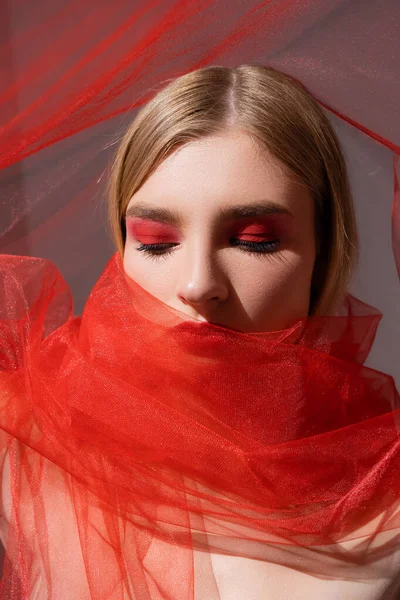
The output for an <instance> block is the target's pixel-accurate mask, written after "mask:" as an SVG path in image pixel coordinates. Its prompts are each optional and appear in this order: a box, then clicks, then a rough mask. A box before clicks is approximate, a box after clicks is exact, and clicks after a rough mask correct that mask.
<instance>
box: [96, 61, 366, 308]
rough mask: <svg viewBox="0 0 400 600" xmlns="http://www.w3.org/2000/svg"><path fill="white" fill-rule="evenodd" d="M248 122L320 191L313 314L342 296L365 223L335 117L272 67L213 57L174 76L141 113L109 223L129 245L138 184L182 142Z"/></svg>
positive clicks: (118, 175)
mask: <svg viewBox="0 0 400 600" xmlns="http://www.w3.org/2000/svg"><path fill="white" fill-rule="evenodd" d="M232 128H234V129H240V130H242V131H244V132H246V133H247V134H249V135H250V136H251V137H252V138H254V139H255V140H256V141H257V143H258V144H259V145H260V146H261V148H264V149H266V150H267V151H268V152H270V153H271V154H273V155H274V156H275V157H276V158H278V159H279V160H281V161H282V162H283V163H284V164H285V165H286V166H287V167H289V169H291V171H292V172H293V173H295V174H296V175H297V176H299V177H300V179H301V180H302V182H303V183H304V185H306V186H307V187H308V188H309V189H310V190H311V191H312V194H313V197H314V201H315V215H316V216H315V232H316V241H317V258H316V261H315V266H314V272H313V278H312V285H311V298H310V314H326V313H328V312H329V311H330V310H332V308H334V306H335V305H336V303H337V302H338V301H339V300H340V299H341V298H342V296H343V295H344V294H345V293H346V291H347V286H348V284H349V281H350V277H351V274H352V271H353V268H354V264H355V260H356V256H357V248H358V243H357V230H356V222H355V215H354V208H353V202H352V197H351V191H350V185H349V180H348V174H347V169H346V163H345V159H344V156H343V153H342V150H341V148H340V144H339V141H338V138H337V136H336V134H335V132H334V130H333V127H332V125H331V123H330V121H329V119H328V118H327V116H326V115H325V113H324V112H323V110H322V109H321V108H320V106H319V105H318V104H317V102H316V101H315V100H314V99H313V98H312V96H311V95H310V94H309V93H308V92H307V90H306V89H305V88H304V87H303V86H302V85H301V84H300V83H299V82H297V81H296V80H294V79H292V78H291V77H289V76H288V75H285V74H284V73H281V72H280V71H277V70H275V69H273V68H271V67H267V66H264V65H259V64H246V65H241V66H238V67H234V68H230V67H222V66H211V67H205V68H202V69H197V70H195V71H191V72H189V73H186V74H185V75H182V76H181V77H177V78H176V79H173V80H172V81H170V82H169V83H168V85H166V86H165V87H164V88H163V89H161V90H160V91H159V92H158V93H157V94H156V95H155V96H154V97H153V98H152V99H151V100H150V101H149V102H148V103H147V104H146V105H145V106H144V107H143V108H142V109H141V110H140V111H139V112H138V114H137V115H136V117H135V119H134V120H133V122H132V123H131V124H130V126H129V128H128V130H127V132H126V134H125V135H124V137H123V139H122V141H121V143H120V145H119V148H118V151H117V153H116V157H115V160H114V163H113V165H112V168H111V176H110V180H109V204H108V206H109V225H110V229H111V234H112V236H113V238H114V240H115V243H116V246H117V249H118V250H119V251H120V252H121V254H123V250H124V244H125V238H126V230H125V219H124V217H125V211H126V208H127V205H128V203H129V200H130V199H131V197H132V196H133V194H134V193H135V192H136V191H137V190H138V189H139V188H140V187H141V186H142V185H143V183H144V182H145V181H146V179H147V178H148V177H149V176H150V175H151V173H152V172H154V170H155V169H156V168H157V167H158V166H159V165H160V163H161V162H162V161H163V160H164V159H165V158H166V157H167V156H169V155H170V154H171V153H172V152H173V151H175V150H176V149H177V148H179V147H180V146H182V145H183V144H186V143H188V142H191V141H193V140H198V139H200V138H204V137H206V136H209V135H212V134H216V133H220V132H222V131H226V130H227V129H232Z"/></svg>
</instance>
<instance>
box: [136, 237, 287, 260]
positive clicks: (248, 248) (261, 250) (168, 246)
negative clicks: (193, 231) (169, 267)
mask: <svg viewBox="0 0 400 600" xmlns="http://www.w3.org/2000/svg"><path fill="white" fill-rule="evenodd" d="M229 241H230V244H231V246H233V247H234V248H238V250H241V251H243V252H247V253H250V254H270V253H272V252H275V251H277V250H278V248H279V247H280V243H281V242H280V240H279V239H275V240H268V241H262V242H260V241H258V242H254V241H245V240H241V239H239V238H231V239H230V240H229ZM177 246H179V244H178V243H176V242H168V243H166V242H163V243H160V244H141V245H140V246H139V247H138V248H136V250H137V251H138V252H143V253H144V254H146V255H147V256H148V257H150V258H158V257H161V256H162V257H163V258H166V257H168V256H169V255H170V254H172V253H173V252H174V250H175V248H176V247H177Z"/></svg>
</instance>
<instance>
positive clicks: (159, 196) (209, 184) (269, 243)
mask: <svg viewBox="0 0 400 600" xmlns="http://www.w3.org/2000/svg"><path fill="white" fill-rule="evenodd" d="M126 229H127V238H126V245H125V249H124V268H125V271H126V273H127V274H128V275H129V276H130V277H131V278H132V279H134V280H135V281H136V282H137V283H138V284H139V285H140V286H141V287H142V288H144V289H145V290H147V291H148V292H149V293H150V294H152V295H153V296H155V297H156V298H158V299H159V300H161V301H162V302H163V303H165V304H167V305H169V306H171V307H173V308H175V309H178V310H179V311H181V312H182V313H184V314H186V315H188V316H189V317H191V318H195V319H198V320H200V321H208V322H211V323H215V324H218V325H222V326H224V327H228V328H230V329H236V330H238V331H243V332H255V331H275V330H279V329H285V328H287V327H290V326H291V325H293V323H294V322H296V321H297V320H298V319H300V318H303V317H305V316H307V314H308V310H309V302H310V286H311V277H312V273H313V267H314V261H315V236H314V203H313V199H312V195H311V192H310V191H309V190H308V189H307V188H306V187H305V186H304V185H302V184H301V182H300V180H299V179H298V178H297V177H296V176H295V175H294V174H292V173H291V171H289V169H288V168H287V167H286V166H285V165H283V163H281V162H280V161H279V160H277V159H276V158H274V157H273V156H271V155H270V154H269V153H267V152H266V151H264V150H260V148H259V147H258V146H257V145H256V143H255V142H254V141H253V140H252V139H251V138H250V137H249V136H248V135H246V134H245V133H243V132H240V131H229V132H226V133H225V132H224V133H221V134H218V135H212V136H209V137H207V138H203V139H201V140H199V141H194V142H190V143H188V144H187V145H186V146H183V147H181V148H179V149H178V150H177V151H175V152H174V153H173V154H171V155H170V156H169V157H168V158H167V159H165V160H164V162H163V163H162V164H161V165H160V166H159V167H158V168H157V170H156V171H155V172H154V173H153V174H152V175H151V176H150V177H149V178H148V179H147V181H146V182H145V183H144V184H143V185H142V187H141V188H140V189H139V190H138V191H137V192H136V193H135V194H134V195H133V197H132V198H131V199H130V202H129V205H128V207H127V211H126Z"/></svg>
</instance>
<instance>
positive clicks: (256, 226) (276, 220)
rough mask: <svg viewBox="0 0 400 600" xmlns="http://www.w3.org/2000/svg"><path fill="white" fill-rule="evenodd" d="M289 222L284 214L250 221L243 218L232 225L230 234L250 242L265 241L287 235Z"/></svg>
mask: <svg viewBox="0 0 400 600" xmlns="http://www.w3.org/2000/svg"><path fill="white" fill-rule="evenodd" d="M288 231H289V223H288V222H287V219H285V218H284V217H283V216H282V215H273V216H268V217H266V218H265V217H264V218H261V219H259V218H258V219H257V220H254V218H253V219H252V220H251V221H250V222H249V219H245V220H241V221H240V222H239V223H235V224H233V225H232V227H231V230H230V235H231V236H232V237H235V238H238V239H240V240H243V241H248V242H265V241H271V240H274V239H277V238H282V237H283V236H286V235H287V234H288Z"/></svg>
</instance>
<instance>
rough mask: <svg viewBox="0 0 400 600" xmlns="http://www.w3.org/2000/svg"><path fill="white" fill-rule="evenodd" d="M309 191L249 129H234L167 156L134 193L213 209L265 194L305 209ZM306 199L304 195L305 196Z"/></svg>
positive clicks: (194, 209)
mask: <svg viewBox="0 0 400 600" xmlns="http://www.w3.org/2000/svg"><path fill="white" fill-rule="evenodd" d="M309 195H310V194H309V191H308V190H307V188H306V187H305V186H304V184H302V182H301V181H300V179H299V178H298V177H297V176H296V175H295V174H294V173H292V172H291V171H290V170H289V169H288V168H287V167H286V165H284V164H283V163H282V162H281V161H279V160H278V159H277V158H275V157H274V156H272V155H271V154H270V153H268V152H267V151H266V150H264V149H262V148H261V147H260V146H259V145H258V144H257V143H256V142H255V141H254V140H253V139H252V138H251V137H250V136H249V135H247V134H245V133H243V132H239V131H231V132H227V133H225V132H224V133H221V134H218V135H213V136H209V137H206V138H202V139H200V140H197V141H193V142H189V143H188V144H186V145H185V146H182V147H180V148H179V149H178V150H176V151H175V152H174V153H173V154H171V155H170V156H169V157H167V158H166V159H165V160H164V161H163V162H162V163H161V164H160V165H159V166H158V168H157V169H156V170H155V171H154V173H152V175H150V177H149V178H148V179H147V180H146V181H145V183H144V184H143V185H142V187H141V188H140V189H139V190H138V191H137V192H136V193H135V194H134V196H133V197H132V199H131V200H130V202H129V206H131V205H132V204H134V203H135V202H136V201H140V202H141V203H143V202H144V203H149V204H154V203H157V204H158V205H159V204H160V203H161V204H162V205H163V206H168V208H171V209H174V208H175V209H176V210H179V211H180V212H182V211H183V212H184V211H185V210H186V211H189V212H190V214H200V213H202V212H204V211H206V212H207V213H208V214H209V213H213V212H214V211H218V210H220V209H221V208H227V207H229V206H231V205H235V204H238V203H240V204H243V203H246V202H248V203H249V204H250V203H254V202H255V201H260V200H262V199H265V200H266V201H268V200H270V201H271V202H274V203H275V204H280V205H282V207H283V208H287V209H288V210H290V212H293V209H294V210H295V211H296V205H297V209H298V210H301V206H300V205H301V203H302V202H301V199H300V197H301V196H304V199H305V198H306V197H309ZM303 201H305V200H303Z"/></svg>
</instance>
